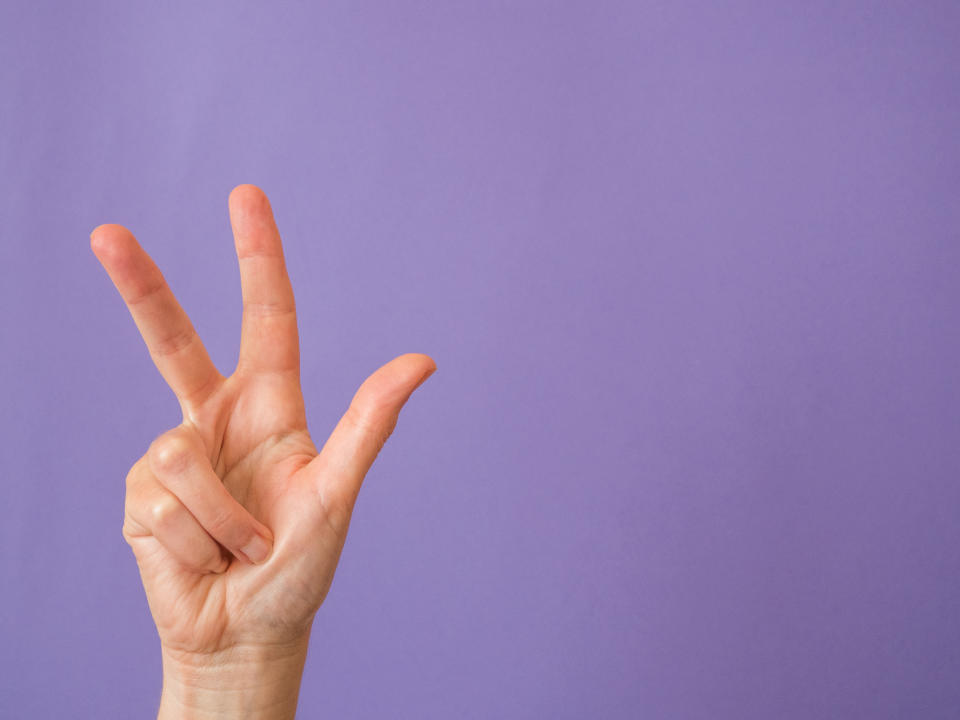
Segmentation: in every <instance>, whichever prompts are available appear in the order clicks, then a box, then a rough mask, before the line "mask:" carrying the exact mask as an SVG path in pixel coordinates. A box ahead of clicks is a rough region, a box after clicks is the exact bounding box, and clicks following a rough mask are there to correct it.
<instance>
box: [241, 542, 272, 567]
mask: <svg viewBox="0 0 960 720" xmlns="http://www.w3.org/2000/svg"><path fill="white" fill-rule="evenodd" d="M240 552H242V553H243V554H244V555H246V556H247V558H248V559H249V560H250V562H252V563H255V564H257V565H259V564H260V563H262V562H263V561H264V560H266V559H267V558H268V557H270V543H269V542H267V541H266V540H265V539H264V538H262V537H260V536H259V535H254V536H253V539H251V540H250V542H248V543H247V544H246V546H244V547H242V548H240Z"/></svg>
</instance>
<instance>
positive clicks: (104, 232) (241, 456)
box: [91, 185, 435, 718]
mask: <svg viewBox="0 0 960 720" xmlns="http://www.w3.org/2000/svg"><path fill="white" fill-rule="evenodd" d="M229 211H230V220H231V224H232V227H233V234H234V239H235V242H236V250H237V257H238V259H239V263H240V279H241V287H242V293H243V323H242V331H241V339H240V353H239V359H238V362H237V366H236V369H235V370H234V371H233V373H232V374H231V375H230V376H229V377H224V376H223V375H222V374H221V373H220V372H219V371H218V370H217V369H216V367H214V365H213V363H212V362H211V360H210V358H209V356H208V355H207V352H206V350H205V349H204V347H203V344H202V343H201V341H200V338H199V337H198V336H197V333H196V331H195V330H194V328H193V325H192V324H191V322H190V319H189V318H188V317H187V315H186V313H185V312H184V311H183V309H182V308H181V307H180V305H179V304H178V303H177V301H176V299H175V298H174V296H173V293H172V292H171V291H170V288H169V287H168V286H167V284H166V282H165V281H164V278H163V276H162V275H161V273H160V271H159V269H158V268H157V266H156V265H155V264H154V263H153V261H152V260H151V259H150V257H149V256H148V255H147V253H146V252H144V250H143V249H142V248H141V247H140V245H139V244H138V243H137V241H136V240H135V239H134V237H133V235H132V234H131V233H130V232H129V231H128V230H127V229H126V228H124V227H122V226H120V225H100V226H99V227H97V228H96V229H95V230H94V231H93V233H92V234H91V246H92V248H93V251H94V253H95V254H96V256H97V258H98V259H99V260H100V262H101V263H102V264H103V266H104V268H105V269H106V271H107V273H108V274H109V275H110V278H111V279H112V280H113V283H114V284H115V285H116V287H117V290H119V292H120V295H121V296H122V297H123V299H124V301H125V302H126V304H127V307H128V308H129V310H130V313H131V315H132V316H133V319H134V321H135V322H136V324H137V327H138V328H139V329H140V333H141V334H142V336H143V339H144V341H145V342H146V345H147V348H148V350H149V351H150V355H151V357H152V358H153V360H154V363H155V364H156V366H157V368H158V370H159V371H160V373H161V374H162V375H163V377H164V379H165V380H166V381H167V383H168V384H169V386H170V388H171V389H172V390H173V392H174V393H175V394H176V396H177V398H178V399H179V401H180V406H181V408H182V411H183V422H182V423H181V424H180V425H178V426H177V427H175V428H173V429H171V430H169V431H167V432H165V433H163V434H162V435H160V436H159V437H157V438H156V440H154V442H153V443H152V444H151V446H150V448H149V449H148V450H147V452H146V453H145V454H144V455H143V457H141V458H140V459H139V460H138V461H137V462H136V463H135V464H134V465H133V467H132V468H131V470H130V472H129V474H128V476H127V497H126V512H125V520H124V524H123V535H124V537H125V538H126V540H127V542H128V543H129V544H130V547H131V548H132V549H133V553H134V555H135V557H136V560H137V564H138V565H139V568H140V575H141V578H142V580H143V586H144V589H145V591H146V594H147V600H148V602H149V604H150V610H151V612H152V614H153V618H154V620H155V622H156V625H157V631H158V633H159V635H160V641H161V648H162V652H163V660H164V690H163V700H162V703H161V711H160V713H161V717H165V716H167V715H169V716H170V717H174V716H177V717H190V716H196V717H205V716H206V713H213V714H215V713H223V712H230V713H232V714H231V715H230V716H231V717H271V718H279V717H293V711H294V709H295V706H296V696H297V690H298V687H299V679H300V673H301V672H302V667H303V659H304V657H305V653H306V644H307V639H308V637H309V632H310V625H311V622H312V620H313V616H314V613H315V612H316V610H317V609H318V608H319V607H320V604H321V603H322V602H323V599H324V597H325V595H326V593H327V590H328V589H329V587H330V583H331V581H332V579H333V574H334V570H335V569H336V565H337V561H338V559H339V556H340V551H341V548H342V547H343V543H344V539H345V538H346V533H347V527H348V525H349V522H350V516H351V513H352V510H353V506H354V502H355V501H356V498H357V493H358V492H359V490H360V485H361V483H362V481H363V478H364V476H365V474H366V473H367V471H368V469H369V468H370V466H371V464H372V463H373V461H374V459H375V458H376V456H377V453H378V452H379V451H380V449H381V447H382V446H383V444H384V442H386V440H387V437H388V436H389V435H390V433H391V431H392V430H393V428H394V425H395V424H396V421H397V416H398V414H399V412H400V409H401V407H402V406H403V404H404V403H405V402H406V400H407V398H408V397H409V396H410V394H411V393H412V392H413V391H414V389H416V387H417V386H418V385H420V383H422V382H423V381H424V380H425V379H426V378H427V377H428V376H429V375H430V374H431V373H432V372H433V371H434V369H435V365H434V363H433V361H432V360H431V359H430V358H429V357H427V356H426V355H419V354H407V355H401V356H400V357H397V358H396V359H394V360H392V361H391V362H389V363H387V364H386V365H384V366H383V367H381V368H380V369H379V370H377V371H376V372H375V373H373V374H372V375H371V376H370V377H368V378H367V379H366V380H365V381H364V383H363V384H362V385H361V386H360V389H359V390H358V391H357V392H356V395H355V396H354V398H353V401H352V402H351V404H350V406H349V408H348V409H347V411H346V413H345V414H344V415H343V417H342V418H341V420H340V422H339V424H338V425H337V427H336V428H335V430H334V431H333V433H332V434H331V436H330V437H329V439H328V440H327V441H326V443H325V444H324V445H323V448H322V449H321V450H320V451H319V452H318V451H317V448H316V446H315V445H314V443H313V441H312V440H311V439H310V435H309V433H308V432H307V423H306V416H305V413H304V404H303V396H302V394H301V390H300V358H299V354H300V353H299V342H298V335H297V322H296V313H295V306H294V298H293V290H292V289H291V286H290V281H289V278H288V277H287V272H286V266H285V263H284V258H283V252H282V249H281V244H280V235H279V233H278V231H277V227H276V224H275V222H274V218H273V213H272V210H271V208H270V204H269V201H268V200H267V197H266V195H265V194H264V193H263V192H262V191H261V190H260V189H259V188H257V187H255V186H253V185H240V186H238V187H236V188H234V190H233V191H232V192H231V193H230V197H229Z"/></svg>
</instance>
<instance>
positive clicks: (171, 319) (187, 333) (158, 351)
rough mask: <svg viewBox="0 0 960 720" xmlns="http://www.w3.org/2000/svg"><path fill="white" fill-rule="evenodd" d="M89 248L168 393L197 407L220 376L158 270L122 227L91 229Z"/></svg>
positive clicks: (220, 378)
mask: <svg viewBox="0 0 960 720" xmlns="http://www.w3.org/2000/svg"><path fill="white" fill-rule="evenodd" d="M90 247H91V248H92V249H93V252H94V254H95V255H96V256H97V259H98V260H99V261H100V263H101V264H102V265H103V267H104V269H105V270H106V271H107V274H108V275H109V276H110V279H111V280H112V281H113V284H114V285H115V286H116V288H117V290H118V291H119V292H120V296H121V297H122V298H123V300H124V302H125V303H126V304H127V308H128V309H129V310H130V314H131V315H132V316H133V321H134V322H135V323H136V324H137V328H139V330H140V334H141V335H142V336H143V340H144V342H145V343H146V344H147V349H148V350H149V351H150V356H151V357H152V358H153V362H154V364H155V365H156V366H157V369H158V370H159V371H160V374H161V375H162V376H163V378H164V380H166V381H167V384H168V385H169V386H170V389H171V390H173V392H174V393H175V394H176V396H177V397H178V398H179V399H180V401H181V402H182V403H186V404H196V403H199V402H201V401H202V400H203V399H204V398H205V397H207V396H208V395H209V393H210V392H212V391H213V389H214V388H215V387H216V385H217V384H218V381H220V380H223V376H222V375H221V374H220V372H219V371H218V370H217V368H216V367H215V366H214V364H213V362H212V361H211V360H210V356H209V355H208V354H207V350H206V348H204V347H203V343H202V342H200V337H199V336H198V335H197V331H196V330H195V329H194V327H193V324H192V323H191V322H190V318H189V317H187V314H186V313H185V312H184V311H183V308H181V307H180V304H179V303H178V302H177V299H176V298H175V297H174V296H173V292H172V291H171V290H170V287H169V286H168V285H167V281H166V280H165V279H164V277H163V274H162V273H161V272H160V269H159V268H158V267H157V266H156V264H155V263H154V262H153V260H152V259H151V258H150V256H149V255H148V254H147V253H146V252H145V251H144V249H143V248H142V247H140V244H139V243H138V242H137V240H136V238H135V237H134V236H133V233H131V232H130V231H129V230H127V228H125V227H123V226H122V225H113V224H106V225H99V226H97V227H96V228H94V230H93V232H92V233H91V234H90Z"/></svg>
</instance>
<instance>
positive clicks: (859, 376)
mask: <svg viewBox="0 0 960 720" xmlns="http://www.w3.org/2000/svg"><path fill="white" fill-rule="evenodd" d="M958 37H960V8H958V6H957V5H956V3H950V2H924V3H916V2H906V1H904V2H839V3H838V2H766V1H759V0H758V1H757V2H729V3H727V2H700V3H689V2H679V3H674V2H646V1H636V2H586V1H584V2H522V1H517V2H479V1H478V2H452V1H439V0H438V1H435V2H356V1H352V0H351V1H349V2H346V1H344V2H269V3H268V2H259V3H257V2H223V1H220V2H214V1H205V2H190V3H187V2H162V3H137V2H119V1H116V2H108V1H105V0H96V1H90V2H82V3H67V2H9V1H8V2H4V3H2V4H0V274H2V275H0V277H2V282H0V303H2V304H0V307H2V320H0V322H2V332H0V343H2V352H0V364H2V365H0V371H2V372H0V418H2V419H0V442H2V455H0V483H2V485H0V492H2V502H0V516H2V522H0V543H2V549H0V552H2V580H0V584H2V590H0V633H2V637H0V717H3V718H67V717H71V718H73V717H76V718H81V717H84V718H86V717H89V718H146V717H150V716H151V714H152V713H153V712H154V711H155V709H156V703H157V700H158V697H159V689H160V664H159V650H158V645H157V639H156V635H155V631H154V629H153V625H152V623H151V620H150V616H149V614H148V610H147V606H146V602H145V600H144V597H143V594H142V590H141V587H140V581H139V578H138V575H137V571H136V566H135V564H134V561H133V557H132V554H131V553H130V552H129V549H128V548H127V546H126V545H125V544H124V542H123V539H122V537H121V533H120V529H121V522H122V509H123V483H124V476H125V473H126V471H127V469H128V468H129V466H130V465H131V463H132V462H133V461H134V460H135V459H136V458H137V457H138V456H139V455H140V454H142V453H143V452H144V450H145V449H146V447H147V445H148V443H149V442H150V440H151V439H152V438H153V437H154V436H156V435H157V434H159V433H160V432H163V431H164V430H166V429H167V428H169V427H171V426H173V425H175V424H176V423H177V422H179V415H178V411H177V406H176V404H175V402H174V399H173V396H172V395H171V393H170V392H169V391H168V390H167V388H166V387H165V385H164V384H163V382H162V380H161V379H160V377H159V375H158V374H157V373H156V371H155V370H154V369H153V367H152V365H151V362H150V359H149V357H148V355H147V352H146V350H145V348H144V347H143V345H142V342H141V341H140V339H139V336H138V335H137V332H136V329H135V327H134V325H133V322H132V321H131V319H130V318H129V316H128V314H127V311H126V309H125V308H124V306H123V304H122V302H121V301H120V299H119V297H118V296H117V295H116V293H115V291H114V289H113V287H112V285H111V284H110V282H109V280H108V278H107V277H106V275H105V273H104V272H103V271H102V269H101V268H100V267H99V265H98V263H97V262H96V260H95V258H94V257H93V255H92V253H91V252H90V250H89V245H88V235H89V233H90V231H91V230H92V229H93V228H94V227H95V226H96V225H98V224H100V223H104V222H115V223H122V224H124V225H126V226H127V227H129V228H130V229H131V230H132V231H133V232H134V233H135V234H136V235H137V237H138V239H139V240H140V242H141V243H142V244H143V245H144V246H145V247H146V248H147V250H148V251H149V252H150V253H152V254H153V256H154V257H155V258H156V260H157V262H158V264H159V265H160V267H161V268H162V269H163V271H164V272H165V274H166V276H167V278H168V280H169V282H170V285H171V286H172V287H173V289H174V291H175V292H176V293H177V295H178V296H179V298H180V300H181V302H182V304H183V305H184V306H185V308H186V309H187V311H188V312H189V313H190V314H191V316H192V317H193V320H194V322H195V324H196V326H197V328H198V330H199V331H200V334H201V336H202V337H203V339H204V340H205V342H206V343H207V346H208V348H209V350H210V352H211V355H212V356H213V357H214V359H215V361H216V362H217V363H218V365H219V366H220V368H221V370H224V371H229V370H231V369H232V368H233V365H234V363H235V360H236V352H237V348H238V341H239V328H240V325H239V322H240V291H239V279H238V272H237V268H236V261H235V257H234V251H233V244H232V239H231V235H230V227H229V222H228V215H227V195H228V193H229V192H230V190H231V189H232V188H233V187H234V186H236V185H238V184H240V183H247V182H249V183H254V184H257V185H259V186H260V187H262V188H263V189H264V190H265V191H266V192H267V194H268V195H269V197H270V199H271V201H272V203H273V207H274V211H275V213H276V217H277V220H278V224H279V227H280V230H281V233H282V235H283V237H284V241H285V246H286V253H287V258H288V262H289V266H290V272H291V276H292V280H293V284H294V289H295V292H296V295H297V301H298V308H299V324H300V330H301V334H302V364H303V382H304V390H305V396H306V401H307V408H308V419H309V423H310V427H311V430H312V432H313V433H314V434H315V435H316V436H317V438H318V439H319V441H321V442H322V440H324V439H325V438H326V436H327V434H328V433H329V431H330V430H331V429H332V427H333V424H334V423H335V421H336V419H337V418H338V417H339V415H340V413H341V412H342V411H343V410H344V409H345V407H346V404H347V402H348V401H349V399H350V396H351V395H352V394H353V392H354V390H355V389H356V387H357V386H358V385H359V383H360V382H361V381H362V380H363V378H364V377H366V375H367V374H368V373H369V372H371V371H372V370H374V369H375V368H376V367H378V366H379V365H381V364H382V363H384V362H386V361H387V360H389V359H391V358H392V357H394V356H396V355H398V354H400V353H403V352H426V353H430V354H431V355H432V356H433V357H434V358H435V359H436V360H437V363H438V365H439V370H438V371H437V373H436V375H434V376H433V377H432V378H431V379H430V381H429V382H428V383H427V384H426V385H424V386H423V387H422V388H421V389H420V390H419V391H418V392H417V393H416V394H415V395H414V397H413V399H412V400H411V402H410V403H409V405H408V406H407V408H406V409H405V410H404V412H403V415H402V417H401V420H400V423H399V426H398V429H397V431H396V433H395V435H394V437H393V438H392V439H391V440H390V442H389V443H388V445H387V447H386V449H385V450H384V452H383V454H382V455H381V457H380V459H379V460H378V461H377V463H376V465H375V466H374V468H373V470H372V472H371V473H370V475H369V476H368V479H367V484H366V485H365V487H364V490H363V493H362V495H361V498H360V502H359V503H358V506H357V510H356V513H355V515H354V521H353V527H352V530H351V534H350V537H349V538H348V540H347V544H346V547H345V550H344V553H343V557H342V560H341V565H340V570H339V571H338V573H337V576H336V579H335V581H334V584H333V588H332V591H331V593H330V595H329V599H328V600H327V602H326V604H325V605H324V606H323V608H322V609H321V611H320V613H319V615H318V618H317V621H316V623H315V626H314V635H313V640H312V643H311V648H310V657H309V660H308V664H307V668H306V673H305V677H304V682H303V692H302V696H301V704H300V715H301V716H302V717H304V718H355V719H364V718H367V719H371V720H372V719H374V718H417V719H426V718H438V719H439V718H444V719H446V718H510V719H514V718H551V719H553V718H666V719H669V720H674V719H679V720H684V719H690V720H695V719H696V720H699V719H701V718H702V719H704V720H706V719H710V720H715V719H716V718H731V719H734V718H735V719H737V720H750V719H754V718H756V719H761V718H763V719H768V718H798V719H800V718H803V719H809V718H867V717H869V718H911V719H916V718H956V717H957V716H958V713H960V681H958V677H960V653H958V647H960V613H958V608H960V574H958V571H960V516H958V510H960V410H958V407H960V382H958V370H960V335H958V328H960V323H958V310H960V282H958V281H960V270H958V268H960V231H958V228H960V145H958V142H957V131H958V128H960V71H958V68H960V43H958V41H957V38H958Z"/></svg>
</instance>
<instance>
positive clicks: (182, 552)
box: [126, 462, 229, 573]
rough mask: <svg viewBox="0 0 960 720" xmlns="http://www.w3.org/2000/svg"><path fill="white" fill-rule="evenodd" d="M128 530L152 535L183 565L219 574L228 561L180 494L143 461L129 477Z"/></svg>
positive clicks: (224, 568)
mask: <svg viewBox="0 0 960 720" xmlns="http://www.w3.org/2000/svg"><path fill="white" fill-rule="evenodd" d="M126 514H127V517H128V518H129V519H130V520H132V523H129V525H128V528H127V529H126V532H128V533H129V534H130V535H132V536H136V535H138V534H142V535H151V536H153V537H154V538H155V539H156V540H157V541H158V542H159V543H160V544H161V545H163V547H164V548H165V549H166V550H167V551H168V552H169V553H170V554H171V555H172V556H173V557H174V558H175V559H176V560H177V561H178V562H179V563H180V564H181V565H183V566H184V567H186V568H188V569H190V570H193V571H195V572H202V573H220V572H223V571H224V570H226V569H227V566H228V565H229V561H228V560H227V558H225V557H224V555H223V551H222V550H221V548H220V546H219V545H218V544H217V542H216V541H215V540H214V539H213V538H212V537H210V535H209V534H208V533H207V531H206V530H204V529H203V528H202V527H201V526H200V523H198V522H197V519H196V518H195V517H193V515H191V514H190V511H189V510H187V508H186V507H184V505H183V503H181V502H180V501H179V500H178V499H177V497H176V496H175V495H174V494H173V493H171V492H170V491H169V490H167V489H166V488H165V487H163V486H162V485H161V484H160V483H159V482H158V481H157V479H156V478H155V477H154V476H153V474H152V473H151V472H150V469H149V467H147V464H146V463H144V462H141V463H139V464H138V465H137V466H135V467H134V469H133V470H132V471H131V473H130V475H129V476H128V478H127V499H126Z"/></svg>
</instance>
